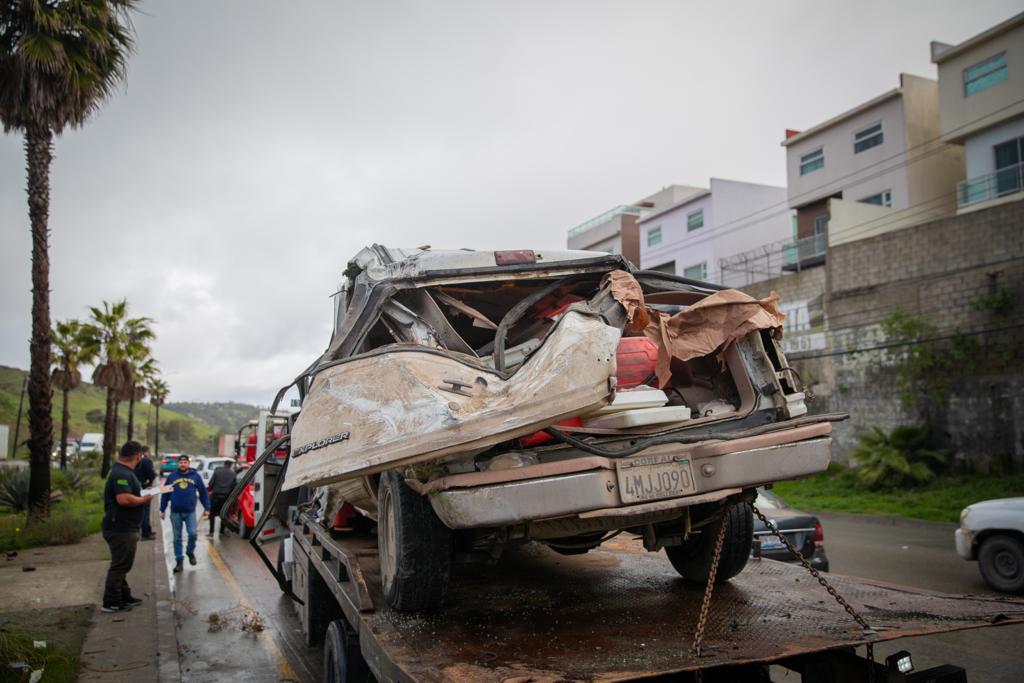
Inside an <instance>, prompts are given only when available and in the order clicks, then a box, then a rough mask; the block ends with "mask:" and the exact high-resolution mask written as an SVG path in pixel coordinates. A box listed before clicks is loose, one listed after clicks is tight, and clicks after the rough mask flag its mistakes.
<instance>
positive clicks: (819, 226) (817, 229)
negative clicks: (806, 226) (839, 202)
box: [814, 213, 828, 235]
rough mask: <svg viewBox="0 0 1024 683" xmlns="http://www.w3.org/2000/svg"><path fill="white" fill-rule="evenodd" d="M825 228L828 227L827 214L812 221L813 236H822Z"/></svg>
mask: <svg viewBox="0 0 1024 683" xmlns="http://www.w3.org/2000/svg"><path fill="white" fill-rule="evenodd" d="M827 227H828V214H827V213H826V214H825V215H823V216H818V217H817V218H815V219H814V234H815V235H824V234H825V228H827Z"/></svg>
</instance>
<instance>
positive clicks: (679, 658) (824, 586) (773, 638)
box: [235, 436, 1024, 683]
mask: <svg viewBox="0 0 1024 683" xmlns="http://www.w3.org/2000/svg"><path fill="white" fill-rule="evenodd" d="M287 439H288V437H287V436H284V437H282V438H281V439H278V440H276V441H274V442H273V443H271V444H270V445H269V446H268V447H267V450H266V451H264V452H263V453H262V454H261V456H260V457H259V458H258V459H257V461H256V462H255V463H254V466H253V468H252V469H251V470H250V471H249V472H247V473H246V475H245V477H243V478H242V480H241V481H240V482H239V485H238V487H236V490H235V493H238V492H240V491H241V489H243V488H244V486H245V485H246V484H247V482H248V480H249V479H250V478H252V477H253V476H255V473H256V471H257V470H258V469H259V468H260V467H262V466H263V465H264V463H266V462H267V461H268V460H269V459H270V458H271V457H272V456H273V453H274V451H275V450H276V449H281V448H283V447H286V445H287ZM270 466H271V467H272V468H273V469H275V470H278V471H277V472H275V475H276V479H277V481H282V480H283V479H284V472H283V471H281V470H280V469H279V468H286V467H287V459H286V460H285V461H284V462H283V463H282V462H280V460H279V459H275V460H273V461H271V463H270ZM285 497H287V496H285ZM285 497H282V496H280V495H279V491H277V490H275V491H274V493H273V495H272V496H271V497H270V501H269V505H268V506H267V513H268V518H273V515H279V518H283V519H288V528H289V531H290V533H289V534H288V535H287V536H286V537H285V539H284V541H283V542H282V543H281V545H280V546H279V552H278V556H277V561H276V563H275V562H272V561H271V560H270V558H268V557H267V556H266V554H265V553H264V552H263V549H262V546H261V539H260V528H261V527H260V524H261V522H262V519H261V520H260V521H258V522H257V527H256V529H255V530H254V534H253V536H252V538H251V539H250V543H251V544H252V546H253V547H254V548H255V549H256V551H257V553H258V554H259V555H260V556H261V557H262V558H263V560H264V562H265V563H266V564H267V566H268V568H269V569H270V570H271V571H272V572H273V573H274V575H275V576H276V578H277V580H278V583H279V584H280V586H281V588H282V590H284V591H285V592H286V593H287V594H289V595H290V596H291V597H292V598H293V599H294V600H295V602H296V608H297V611H298V614H299V619H300V622H301V625H302V630H303V633H304V635H305V638H306V642H307V644H308V645H309V646H311V647H312V646H315V645H317V644H320V643H323V644H324V680H325V681H332V682H334V681H374V680H376V681H381V682H384V681H389V682H390V681H429V682H434V681H438V682H440V681H458V682H463V681H473V682H476V681H502V682H504V683H526V682H527V681H532V682H534V683H547V682H554V681H635V680H659V681H669V680H671V681H676V680H679V681H690V680H697V681H709V682H710V681H771V680H775V678H774V677H775V676H776V675H777V673H778V672H780V671H783V670H789V671H790V672H795V675H796V676H798V678H797V677H792V678H787V680H800V681H802V682H803V683H824V682H830V683H840V682H846V681H878V682H880V683H881V682H883V681H884V682H887V683H903V682H907V683H922V682H924V681H929V682H935V683H938V682H940V681H941V682H943V683H945V682H953V681H966V680H968V679H967V674H966V672H965V671H964V669H962V668H960V667H958V666H955V665H953V664H949V665H944V666H939V667H933V668H931V669H928V670H927V671H916V672H914V671H911V670H910V667H912V660H911V658H910V654H909V653H906V652H900V653H897V654H896V655H892V656H890V657H889V658H887V660H886V661H885V662H876V661H874V657H873V654H872V653H873V650H872V648H873V645H874V644H876V643H880V642H883V641H889V640H895V639H898V638H905V637H909V636H923V635H930V634H937V633H945V632H950V631H957V630H963V629H973V628H981V627H991V626H998V625H1003V624H1011V623H1021V622H1024V600H1020V599H1013V598H1008V597H1006V598H1004V597H995V596H969V595H947V594H942V593H935V592H929V591H922V590H916V589H912V588H906V587H901V586H893V585H887V584H883V583H879V582H874V581H867V580H864V579H858V578H855V577H846V576H840V575H834V574H830V575H829V576H828V579H827V580H825V579H823V578H822V579H818V577H817V576H816V575H813V576H812V574H811V573H808V571H807V570H805V568H804V567H801V566H799V565H792V564H787V563H783V562H777V561H773V560H767V559H757V558H752V559H751V561H750V562H749V563H748V564H747V566H746V568H745V569H744V571H743V572H741V573H740V574H739V575H738V576H736V577H734V578H733V579H732V580H730V581H728V582H725V583H720V584H709V586H699V585H695V584H691V583H687V582H685V581H683V580H682V579H680V578H679V576H678V574H676V573H675V572H674V571H673V570H672V569H671V568H670V567H668V565H667V563H665V562H664V561H662V560H661V558H658V557H655V556H653V555H652V554H650V553H645V552H643V551H642V549H641V548H640V547H639V546H638V545H636V544H634V543H633V542H632V541H628V540H626V541H619V540H617V539H616V540H613V541H611V542H609V543H606V544H605V545H603V546H601V547H600V548H598V549H596V550H593V551H591V552H590V553H588V554H586V555H577V556H563V555H556V554H554V553H552V552H551V551H550V550H548V549H546V548H544V547H542V546H538V545H536V544H528V545H524V546H520V547H517V548H512V549H510V550H508V551H506V553H505V555H504V556H503V557H502V559H501V562H499V563H497V564H494V565H487V564H461V565H457V566H456V567H455V569H454V570H453V579H455V580H453V581H452V588H451V589H450V591H451V592H450V593H449V596H448V599H447V600H446V603H445V605H444V606H443V607H441V608H440V609H437V610H433V611H429V612H421V613H409V612H399V611H396V610H394V609H391V608H390V607H388V606H387V605H386V604H385V601H384V598H383V595H382V594H381V590H380V563H379V559H378V555H377V542H376V538H375V535H374V534H373V533H372V532H371V531H365V530H364V531H362V532H360V531H358V530H355V529H354V530H350V531H341V532H339V531H337V530H328V529H326V528H325V527H324V526H323V525H322V524H320V522H319V521H318V520H317V519H315V518H314V517H313V516H311V515H310V514H309V513H308V512H307V511H305V510H304V506H303V505H302V504H301V503H298V501H295V500H285V499H284V498H285ZM297 503H298V504H297ZM285 510H286V512H285ZM816 579H818V580H816ZM819 584H820V585H819ZM709 606H710V609H709ZM698 634H699V636H698ZM695 638H696V639H697V646H696V647H695V646H694V644H695ZM860 651H863V652H864V655H861V654H859V652H860ZM779 667H781V668H779Z"/></svg>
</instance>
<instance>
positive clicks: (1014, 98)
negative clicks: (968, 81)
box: [932, 15, 1024, 142]
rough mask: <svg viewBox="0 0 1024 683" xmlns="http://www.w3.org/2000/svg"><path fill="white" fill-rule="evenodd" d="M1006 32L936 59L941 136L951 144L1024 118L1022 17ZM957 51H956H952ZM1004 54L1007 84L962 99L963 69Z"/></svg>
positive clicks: (994, 86) (934, 49)
mask: <svg viewBox="0 0 1024 683" xmlns="http://www.w3.org/2000/svg"><path fill="white" fill-rule="evenodd" d="M1008 24H1011V25H1012V26H1011V27H1010V28H1009V30H1006V31H1004V32H1002V33H1001V34H999V35H995V36H992V37H990V38H988V39H985V40H981V41H979V42H978V43H977V44H975V45H973V46H971V47H969V48H968V49H965V50H963V51H962V52H960V53H959V54H953V56H945V55H946V54H949V53H948V52H946V53H940V54H938V55H935V52H936V47H935V45H934V44H933V47H932V52H933V61H935V62H936V63H937V64H938V70H939V107H940V110H941V121H942V134H943V137H944V139H946V140H947V141H950V142H963V141H964V140H965V139H966V138H968V137H970V136H972V135H975V134H977V133H978V132H980V131H982V130H984V129H985V128H987V127H989V126H992V125H995V124H998V123H1000V122H1002V121H1005V120H1006V119H1009V118H1014V117H1017V116H1020V115H1021V114H1024V102H1021V101H1020V99H1021V93H1024V15H1018V17H1017V18H1016V19H1015V20H1014V21H1011V22H1008ZM954 50H956V48H954ZM1003 51H1005V52H1006V61H1007V80H1005V81H1003V82H1002V83H997V84H996V85H993V86H991V87H989V88H987V89H985V90H983V91H981V92H977V93H974V94H973V95H971V96H970V97H967V96H965V95H964V76H963V73H964V69H967V68H970V67H972V66H974V65H975V64H978V63H979V62H983V61H985V60H986V59H988V58H989V57H994V56H995V55H997V54H999V53H1000V52H1003Z"/></svg>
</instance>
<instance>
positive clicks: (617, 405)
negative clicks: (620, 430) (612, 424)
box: [588, 387, 668, 417]
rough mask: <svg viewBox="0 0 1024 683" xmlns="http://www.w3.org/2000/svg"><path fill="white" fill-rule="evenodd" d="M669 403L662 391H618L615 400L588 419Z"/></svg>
mask: <svg viewBox="0 0 1024 683" xmlns="http://www.w3.org/2000/svg"><path fill="white" fill-rule="evenodd" d="M666 403H668V396H666V395H665V392H664V391H662V390H661V389H651V388H650V387H647V388H645V389H637V390H633V391H618V392H616V393H615V398H613V399H612V402H611V403H609V404H608V405H606V406H605V407H604V408H598V409H597V410H595V411H594V412H592V413H591V414H590V415H589V416H588V417H592V416H595V415H609V414H611V413H618V412H621V411H623V410H634V409H636V408H660V407H661V406H663V405H665V404H666Z"/></svg>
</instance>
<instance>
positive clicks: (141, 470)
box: [135, 446, 156, 541]
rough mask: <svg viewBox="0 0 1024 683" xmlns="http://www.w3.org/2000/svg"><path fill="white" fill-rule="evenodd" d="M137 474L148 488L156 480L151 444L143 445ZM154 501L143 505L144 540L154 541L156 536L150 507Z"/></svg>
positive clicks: (145, 487) (143, 486)
mask: <svg viewBox="0 0 1024 683" xmlns="http://www.w3.org/2000/svg"><path fill="white" fill-rule="evenodd" d="M135 476H136V477H137V478H138V480H139V483H140V484H142V488H144V489H148V488H149V487H150V486H152V485H153V482H155V481H156V468H155V467H153V461H152V460H150V458H149V446H143V447H142V459H141V460H139V464H138V465H136V467H135ZM151 503H152V501H148V500H147V501H146V504H145V505H143V506H142V540H143V541H152V540H153V539H154V538H156V536H154V535H153V527H152V525H151V524H150V520H149V518H150V516H151V515H150V508H151V507H152V505H151Z"/></svg>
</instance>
